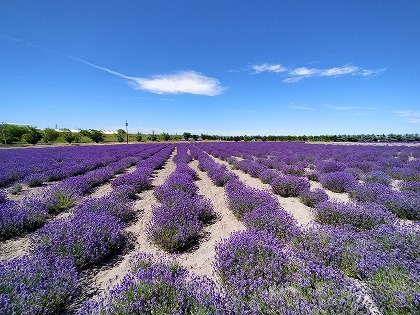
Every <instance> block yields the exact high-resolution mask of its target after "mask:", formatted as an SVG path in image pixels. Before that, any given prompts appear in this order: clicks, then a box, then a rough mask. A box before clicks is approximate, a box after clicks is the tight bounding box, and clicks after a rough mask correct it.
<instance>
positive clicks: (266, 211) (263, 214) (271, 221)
mask: <svg viewBox="0 0 420 315" xmlns="http://www.w3.org/2000/svg"><path fill="white" fill-rule="evenodd" d="M243 221H244V223H245V225H246V226H247V227H248V228H249V229H255V230H259V231H265V232H267V233H269V234H271V235H273V236H274V237H276V238H277V239H278V240H280V241H289V240H291V239H293V238H295V237H297V236H298V235H299V234H300V230H299V228H298V227H297V223H296V221H295V219H294V218H293V217H292V216H291V215H290V214H288V213H287V212H286V211H285V210H284V209H282V208H281V207H278V208H277V209H276V208H273V207H267V206H266V205H260V206H257V207H256V208H254V209H253V210H251V211H249V212H246V213H245V214H244V216H243Z"/></svg>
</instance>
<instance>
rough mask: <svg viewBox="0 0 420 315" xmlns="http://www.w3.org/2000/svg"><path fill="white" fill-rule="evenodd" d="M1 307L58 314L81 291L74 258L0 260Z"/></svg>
mask: <svg viewBox="0 0 420 315" xmlns="http://www.w3.org/2000/svg"><path fill="white" fill-rule="evenodd" d="M0 279H1V285H0V309H1V311H2V312H1V313H2V314H4V315H11V314H59V313H61V312H62V311H63V307H64V306H65V305H66V304H67V303H68V302H69V301H70V300H71V299H72V298H73V297H74V296H76V294H77V293H78V292H79V286H78V275H77V271H76V269H75V268H74V266H73V264H72V262H71V260H69V259H63V258H60V257H57V256H40V255H35V256H22V257H17V258H13V259H10V260H0Z"/></svg>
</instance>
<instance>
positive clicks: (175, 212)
mask: <svg viewBox="0 0 420 315" xmlns="http://www.w3.org/2000/svg"><path fill="white" fill-rule="evenodd" d="M190 161H191V156H190V155H189V154H188V153H187V147H186V145H178V147H177V154H176V156H175V157H174V162H175V164H176V169H175V171H174V172H173V173H172V174H171V175H170V176H169V177H168V179H167V180H166V182H165V183H164V184H163V185H161V186H159V187H157V188H156V189H155V191H154V195H155V196H156V198H157V200H158V201H159V202H160V203H161V204H160V205H158V206H155V207H154V208H153V210H152V220H151V222H150V223H149V225H148V229H147V233H148V236H149V238H150V239H151V240H152V241H153V242H154V243H155V244H157V245H158V246H160V247H161V248H163V249H165V250H166V251H168V252H170V253H174V252H180V251H185V250H186V249H188V248H189V247H191V246H192V245H194V244H196V243H198V241H199V238H200V236H201V235H202V228H203V225H204V224H207V223H209V222H211V221H212V220H213V219H214V218H215V213H214V211H213V206H212V204H211V202H210V201H209V200H208V199H205V198H203V197H202V196H200V195H197V192H198V186H197V185H196V184H195V183H194V181H195V180H197V179H198V175H197V173H196V172H195V171H194V170H193V169H192V168H190V167H189V166H188V163H189V162H190Z"/></svg>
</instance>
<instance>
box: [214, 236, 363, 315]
mask: <svg viewBox="0 0 420 315" xmlns="http://www.w3.org/2000/svg"><path fill="white" fill-rule="evenodd" d="M215 270H216V274H218V275H219V277H220V279H221V282H222V285H223V287H224V288H225V289H226V291H227V292H229V294H230V295H231V296H232V300H233V303H234V305H235V310H236V312H237V313H238V314H273V312H274V313H275V314H308V315H309V314H322V313H326V314H349V313H350V314H369V312H368V310H367V309H366V307H364V306H363V305H361V303H360V302H359V300H360V299H361V293H360V291H359V290H357V289H356V288H355V286H354V285H353V284H352V283H351V282H350V281H348V280H346V279H345V278H344V277H343V275H342V274H341V273H339V272H337V271H334V270H333V269H332V268H328V267H323V266H321V265H319V264H313V263H309V262H305V261H303V260H301V259H299V258H298V257H297V256H295V255H293V253H292V252H290V251H287V250H286V249H285V247H284V246H283V245H282V244H281V243H279V242H278V241H277V240H276V239H275V238H273V237H272V236H270V235H269V234H265V233H263V232H257V231H250V232H248V231H246V232H237V233H234V234H232V235H231V237H230V238H229V239H227V240H225V241H224V242H222V243H221V244H219V245H218V246H217V247H216V260H215Z"/></svg>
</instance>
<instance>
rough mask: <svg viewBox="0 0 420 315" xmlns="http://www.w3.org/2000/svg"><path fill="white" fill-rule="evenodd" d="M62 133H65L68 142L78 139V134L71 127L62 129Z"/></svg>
mask: <svg viewBox="0 0 420 315" xmlns="http://www.w3.org/2000/svg"><path fill="white" fill-rule="evenodd" d="M61 134H62V135H63V139H64V141H66V142H67V143H68V144H71V143H72V142H73V141H75V140H76V135H75V134H74V133H73V132H71V131H70V129H67V128H63V129H61ZM79 135H80V134H79Z"/></svg>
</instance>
